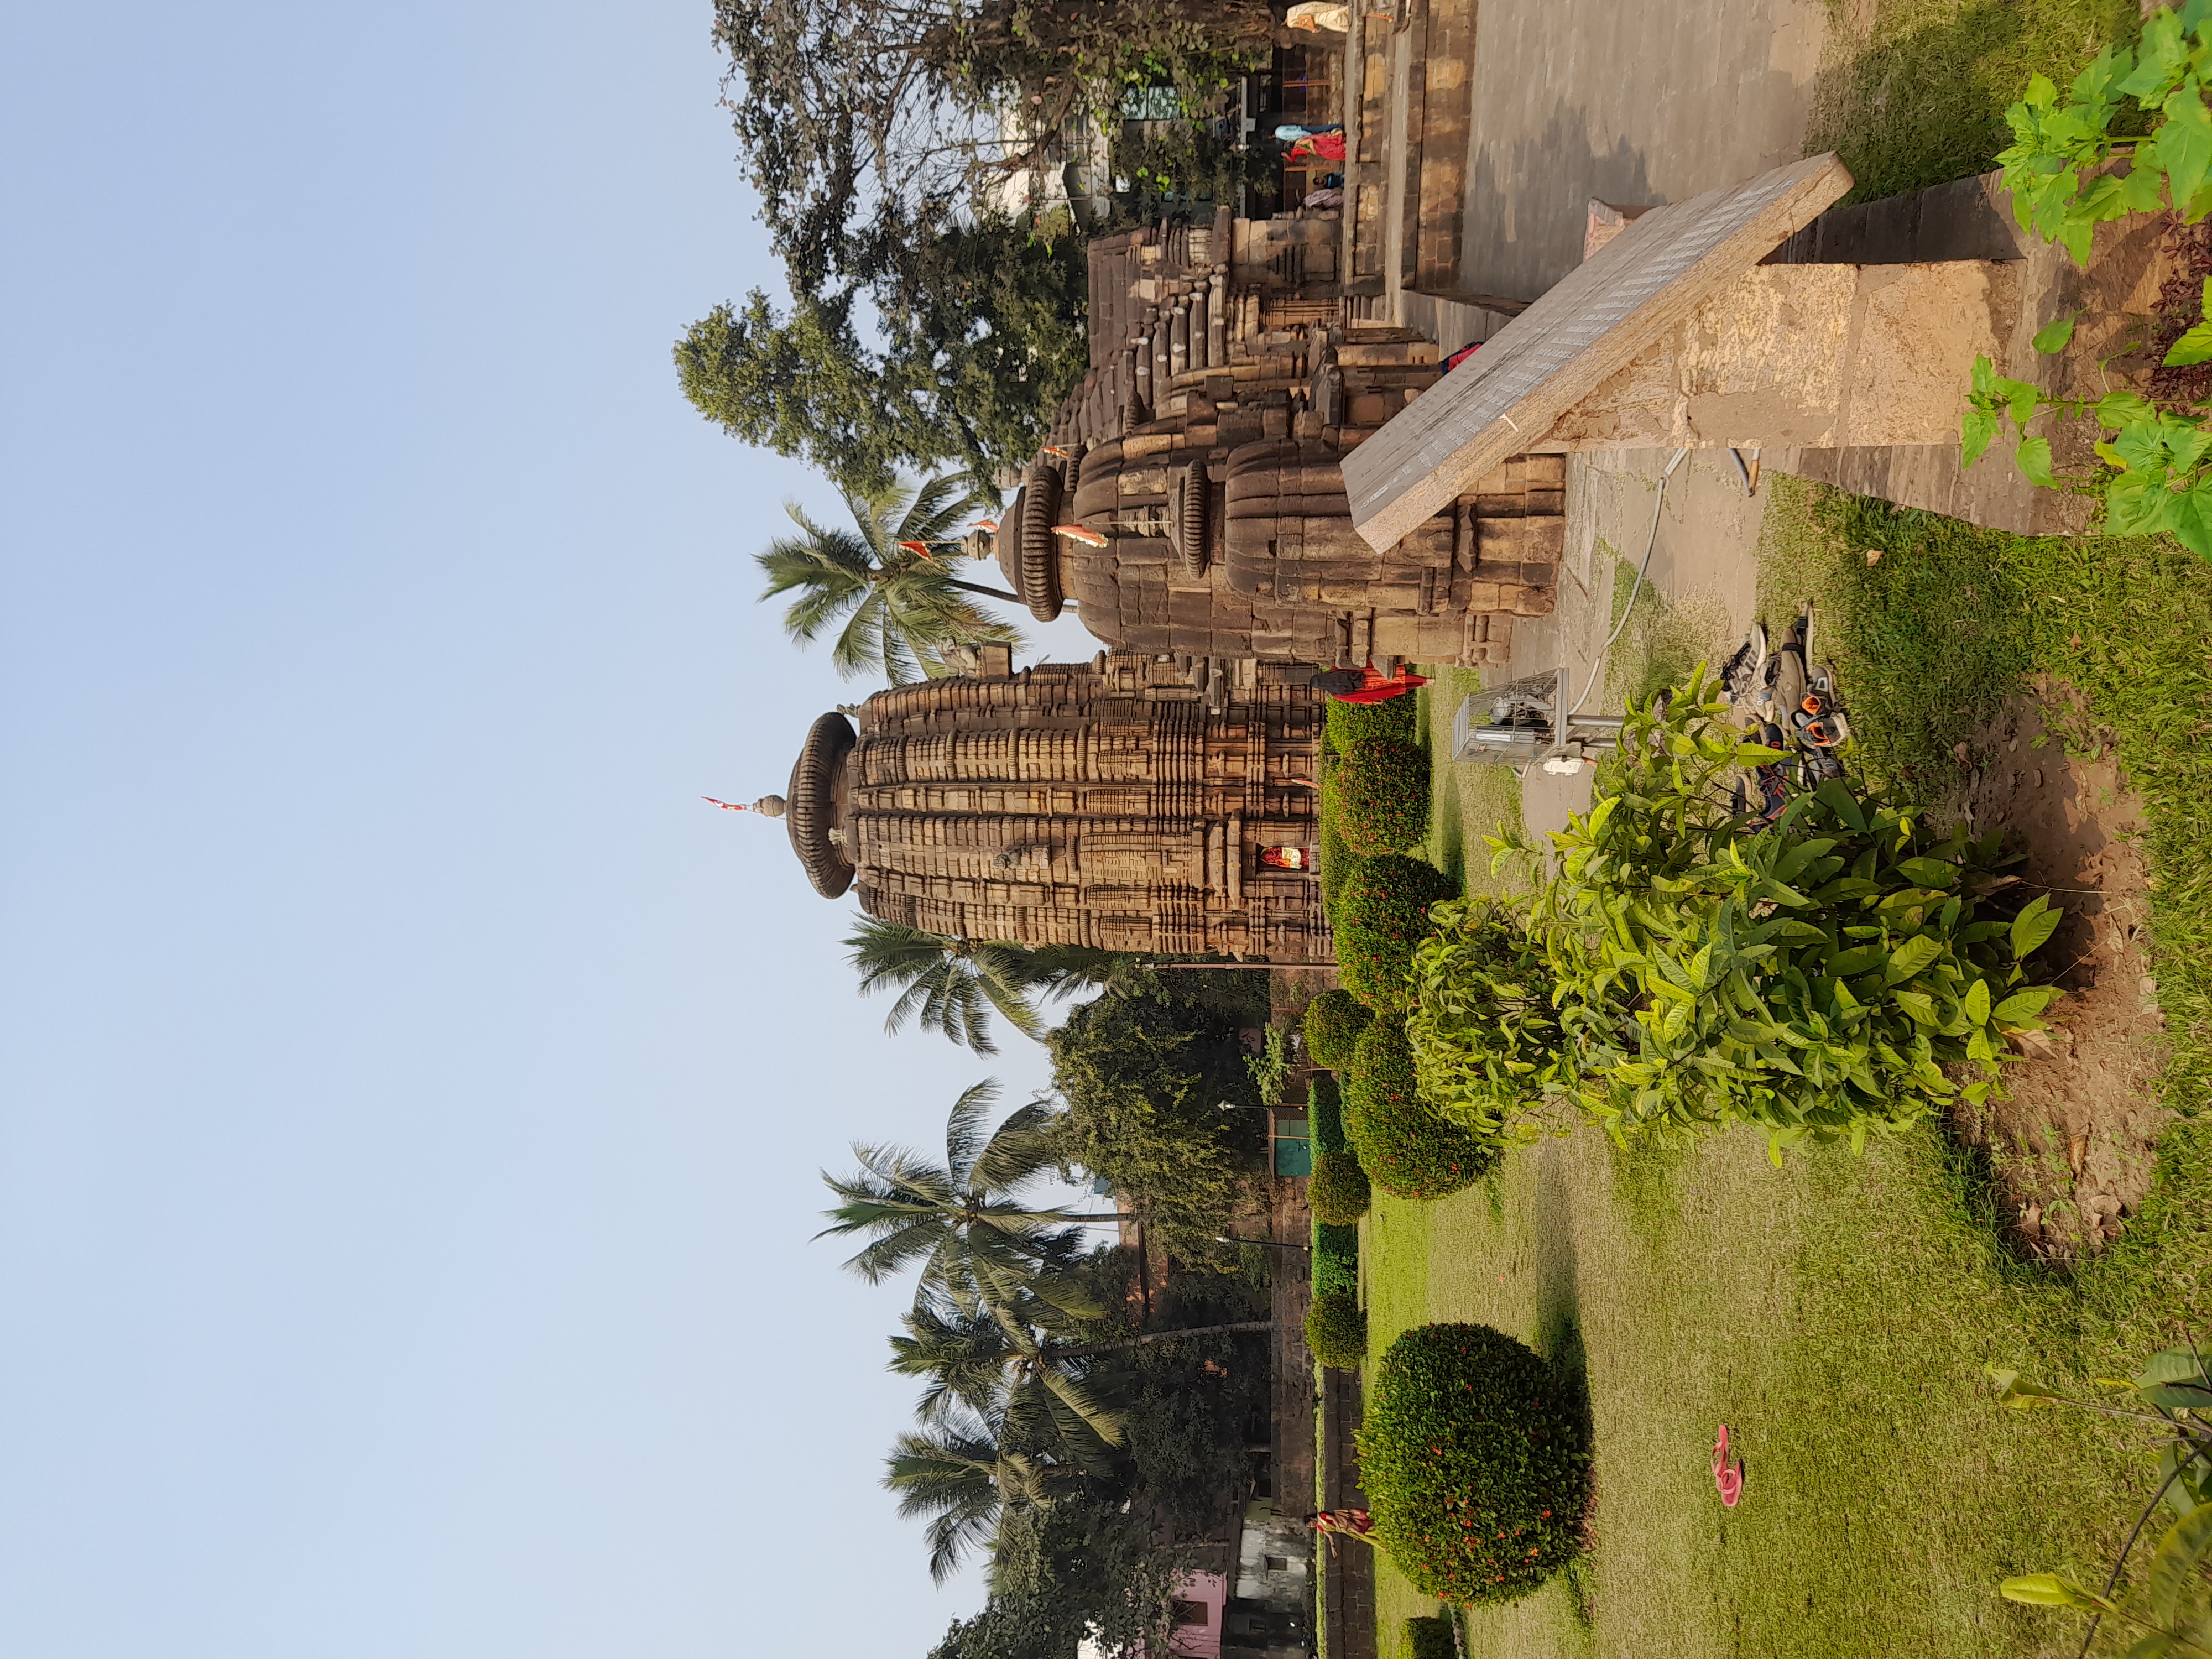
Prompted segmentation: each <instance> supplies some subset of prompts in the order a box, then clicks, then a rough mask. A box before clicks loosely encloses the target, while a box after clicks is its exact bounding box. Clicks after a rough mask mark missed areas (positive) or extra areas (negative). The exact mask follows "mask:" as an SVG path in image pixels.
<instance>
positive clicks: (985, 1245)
mask: <svg viewBox="0 0 2212 1659" xmlns="http://www.w3.org/2000/svg"><path fill="white" fill-rule="evenodd" d="M998 1098H999V1085H998V1082H997V1080H996V1079H985V1080H984V1081H983V1082H981V1083H979V1084H977V1085H975V1087H974V1088H972V1089H969V1090H967V1091H964V1092H963V1094H962V1095H961V1097H960V1098H959V1099H958V1100H957V1101H955V1102H954V1103H953V1105H952V1110H951V1114H950V1115H949V1116H948V1117H947V1118H946V1120H945V1161H944V1162H943V1163H942V1164H934V1163H932V1162H930V1161H929V1160H928V1159H927V1158H925V1157H924V1156H923V1155H922V1154H921V1153H919V1152H913V1151H911V1150H909V1149H908V1148H907V1147H903V1146H863V1145H859V1144H856V1145H855V1146H854V1148H853V1155H854V1158H858V1159H859V1160H860V1170H859V1171H858V1172H857V1173H855V1174H853V1175H850V1176H831V1175H830V1174H829V1172H828V1171H827V1170H824V1171H823V1176H822V1179H823V1182H825V1183H826V1184H827V1185H828V1187H829V1190H830V1191H831V1192H832V1193H834V1194H836V1196H837V1197H838V1198H840V1199H842V1200H844V1201H843V1202H842V1203H841V1204H840V1205H838V1206H837V1207H836V1209H833V1210H829V1211H826V1212H824V1213H825V1214H827V1215H828V1216H829V1220H830V1224H831V1225H829V1226H827V1227H825V1228H823V1230H822V1231H821V1232H819V1233H817V1234H816V1235H815V1237H817V1238H830V1237H851V1236H853V1235H854V1234H859V1235H860V1236H862V1237H866V1239H867V1240H868V1243H867V1245H866V1248H865V1249H862V1250H860V1253H859V1254H858V1255H854V1256H853V1257H852V1258H851V1259H850V1260H848V1261H847V1262H846V1263H845V1266H846V1267H849V1268H851V1269H852V1270H853V1271H854V1273H859V1274H860V1277H861V1278H863V1279H866V1280H867V1281H868V1282H869V1283H870V1284H872V1285H877V1284H881V1283H882V1282H883V1281H884V1279H888V1278H890V1276H891V1275H893V1274H894V1273H900V1272H902V1271H903V1270H904V1269H906V1268H908V1267H913V1266H915V1265H916V1264H919V1265H920V1267H921V1286H920V1289H919V1291H917V1293H916V1297H915V1300H916V1302H917V1303H918V1304H919V1303H923V1302H927V1301H929V1300H931V1299H933V1298H942V1299H943V1300H945V1301H947V1302H949V1303H951V1304H952V1305H953V1306H955V1307H957V1308H960V1309H963V1310H975V1309H977V1308H979V1307H982V1306H986V1305H993V1306H1007V1307H1012V1306H1015V1305H1017V1304H1018V1303H1019V1300H1020V1298H1021V1297H1023V1296H1024V1294H1025V1293H1026V1294H1028V1295H1031V1296H1035V1297H1038V1298H1040V1299H1042V1300H1043V1301H1045V1302H1046V1303H1048V1304H1049V1305H1051V1306H1053V1307H1055V1308H1060V1309H1062V1310H1065V1311H1067V1312H1071V1313H1079V1312H1081V1311H1083V1310H1086V1309H1088V1308H1089V1307H1091V1305H1092V1304H1091V1301H1090V1297H1089V1296H1088V1294H1087V1292H1085V1291H1083V1290H1082V1288H1081V1286H1080V1285H1079V1284H1078V1283H1077V1282H1076V1281H1075V1280H1074V1279H1073V1278H1072V1277H1070V1276H1069V1275H1067V1274H1066V1273H1056V1272H1054V1271H1052V1270H1053V1269H1054V1267H1059V1266H1061V1265H1064V1264H1065V1262H1066V1261H1067V1260H1068V1259H1069V1258H1070V1256H1071V1255H1073V1251H1074V1249H1075V1248H1076V1247H1077V1244H1078V1243H1079V1238H1080V1234H1079V1231H1078V1230H1079V1228H1080V1227H1081V1225H1082V1224H1084V1223H1085V1222H1088V1221H1114V1220H1118V1219H1119V1217H1118V1216H1116V1215H1115V1214H1114V1213H1113V1212H1107V1213H1106V1214H1104V1215H1092V1214H1086V1213H1082V1212H1077V1211H1073V1210H1070V1209H1067V1208H1066V1207H1065V1206H1060V1205H1054V1204H1040V1203H1037V1202H1035V1201H1034V1200H1031V1199H1030V1197H1029V1196H1028V1195H1027V1194H1028V1189H1029V1188H1030V1187H1031V1186H1032V1185H1033V1184H1034V1183H1035V1182H1037V1181H1039V1180H1040V1179H1042V1177H1043V1176H1045V1175H1046V1174H1047V1173H1048V1171H1053V1170H1057V1169H1058V1168H1059V1165H1060V1158H1059V1155H1058V1153H1057V1152H1054V1149H1053V1147H1052V1145H1051V1142H1050V1140H1049V1139H1048V1137H1047V1135H1046V1133H1045V1126H1046V1123H1047V1121H1048V1119H1049V1117H1050V1115H1051V1108H1050V1107H1049V1106H1048V1104H1047V1103H1045V1102H1043V1101H1041V1100H1033V1101H1031V1102H1030V1103H1029V1104H1028V1105H1026V1106H1023V1107H1021V1108H1019V1109H1017V1110H1015V1111H1014V1112H1012V1114H1010V1115H1008V1116H1007V1118H1006V1121H1004V1122H1002V1123H1000V1125H999V1127H997V1128H995V1129H993V1130H991V1131H989V1133H985V1129H984V1116H985V1115H986V1114H987V1112H988V1111H989V1110H990V1109H991V1107H992V1106H993V1105H994V1103H996V1102H997V1100H998Z"/></svg>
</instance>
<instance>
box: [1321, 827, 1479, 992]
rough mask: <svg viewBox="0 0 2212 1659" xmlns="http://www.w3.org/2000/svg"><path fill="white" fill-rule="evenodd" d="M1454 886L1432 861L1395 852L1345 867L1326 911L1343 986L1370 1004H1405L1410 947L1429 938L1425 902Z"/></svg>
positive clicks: (1410, 986) (1448, 894) (1449, 893)
mask: <svg viewBox="0 0 2212 1659" xmlns="http://www.w3.org/2000/svg"><path fill="white" fill-rule="evenodd" d="M1458 890H1459V886H1458V884H1457V883H1455V881H1453V880H1452V878H1450V877H1449V876H1447V875H1445V874H1444V873H1443V872H1442V871H1440V870H1438V869H1437V867H1436V866H1434V865H1431V864H1424V863H1423V862H1422V861H1421V860H1419V859H1409V858H1406V857H1403V856H1401V854H1396V853H1385V854H1383V856H1381V857H1380V858H1372V859H1367V860H1364V861H1362V862H1361V863H1360V864H1359V865H1358V866H1357V867H1356V868H1354V869H1353V870H1352V871H1351V872H1348V873H1347V874H1346V876H1345V878H1344V881H1343V883H1342V884H1341V885H1340V887H1339V888H1338V890H1337V897H1336V904H1335V906H1334V908H1333V909H1332V910H1331V911H1330V913H1329V925H1330V927H1331V928H1332V930H1333V931H1334V933H1335V936H1336V968H1337V975H1338V977H1339V978H1340V979H1341V980H1342V981H1344V988H1345V989H1346V990H1347V991H1349V992H1351V993H1352V995H1354V996H1356V997H1358V999H1359V1000H1361V1001H1362V1002H1364V1003H1365V1004H1367V1006H1369V1007H1370V1008H1375V1009H1378V1010H1379V1009H1393V1008H1404V1007H1406V1006H1408V1005H1409V1004H1410V1003H1411V1002H1412V1000H1413V984H1412V981H1411V979H1410V977H1409V973H1410V970H1411V969H1412V967H1413V947H1414V946H1415V945H1419V943H1420V942H1421V941H1422V940H1423V939H1425V938H1427V937H1428V933H1429V907H1430V906H1431V904H1434V903H1435V902H1437V900H1438V899H1445V898H1450V897H1452V896H1455V894H1456V893H1457V892H1458Z"/></svg>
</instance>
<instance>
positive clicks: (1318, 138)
mask: <svg viewBox="0 0 2212 1659" xmlns="http://www.w3.org/2000/svg"><path fill="white" fill-rule="evenodd" d="M1291 155H1318V156H1320V157H1321V159H1322V161H1342V160H1343V159H1344V135H1343V134H1342V133H1340V132H1310V133H1308V134H1307V135H1306V136H1305V137H1303V138H1301V139H1299V140H1298V142H1297V143H1295V144H1292V145H1291Z"/></svg>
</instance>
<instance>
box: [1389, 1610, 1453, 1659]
mask: <svg viewBox="0 0 2212 1659" xmlns="http://www.w3.org/2000/svg"><path fill="white" fill-rule="evenodd" d="M1458 1654H1459V1644H1457V1643H1455V1642H1454V1641H1453V1640H1452V1628H1451V1622H1450V1621H1449V1620H1446V1619H1443V1618H1440V1617H1438V1616H1437V1614H1435V1613H1431V1614H1429V1615H1428V1616H1427V1617H1425V1618H1421V1619H1408V1620H1407V1621H1406V1628H1405V1631H1404V1632H1403V1633H1402V1634H1401V1636H1400V1637H1399V1638H1398V1659H1458Z"/></svg>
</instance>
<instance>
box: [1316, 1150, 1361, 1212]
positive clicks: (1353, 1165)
mask: <svg viewBox="0 0 2212 1659" xmlns="http://www.w3.org/2000/svg"><path fill="white" fill-rule="evenodd" d="M1373 1202H1374V1194H1373V1192H1372V1190H1371V1183H1370V1182H1369V1181H1368V1179H1367V1171H1366V1170H1363V1169H1361V1168H1360V1167H1359V1160H1358V1158H1355V1157H1353V1156H1352V1154H1351V1153H1350V1152H1316V1153H1315V1154H1314V1155H1313V1175H1312V1176H1311V1177H1310V1179H1309V1180H1308V1181H1307V1182H1306V1207H1307V1208H1309V1209H1310V1210H1311V1211H1312V1212H1313V1214H1314V1219H1315V1220H1316V1221H1322V1222H1327V1223H1328V1225H1331V1226H1334V1227H1349V1226H1351V1225H1352V1224H1353V1223H1354V1222H1356V1221H1358V1219H1359V1218H1360V1217H1362V1216H1364V1215H1365V1214H1366V1213H1367V1207H1368V1206H1369V1205H1370V1204H1371V1203H1373Z"/></svg>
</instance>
